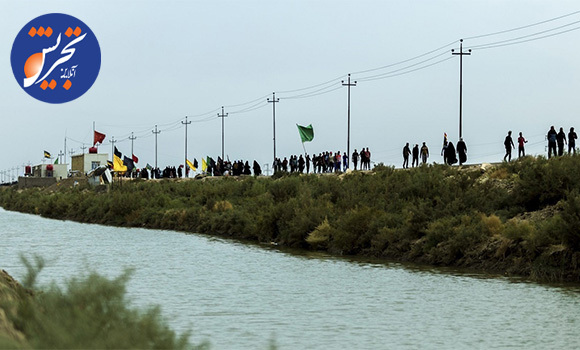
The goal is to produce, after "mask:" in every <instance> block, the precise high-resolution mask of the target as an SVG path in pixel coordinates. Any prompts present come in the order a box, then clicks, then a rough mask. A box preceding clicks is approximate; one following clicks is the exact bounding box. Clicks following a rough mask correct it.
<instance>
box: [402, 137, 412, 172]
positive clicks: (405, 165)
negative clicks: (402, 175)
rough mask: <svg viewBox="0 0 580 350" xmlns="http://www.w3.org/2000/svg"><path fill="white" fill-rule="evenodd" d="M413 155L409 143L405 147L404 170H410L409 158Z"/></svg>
mask: <svg viewBox="0 0 580 350" xmlns="http://www.w3.org/2000/svg"><path fill="white" fill-rule="evenodd" d="M410 155H411V149H410V148H409V143H408V142H407V144H406V145H405V147H403V169H409V156H410Z"/></svg>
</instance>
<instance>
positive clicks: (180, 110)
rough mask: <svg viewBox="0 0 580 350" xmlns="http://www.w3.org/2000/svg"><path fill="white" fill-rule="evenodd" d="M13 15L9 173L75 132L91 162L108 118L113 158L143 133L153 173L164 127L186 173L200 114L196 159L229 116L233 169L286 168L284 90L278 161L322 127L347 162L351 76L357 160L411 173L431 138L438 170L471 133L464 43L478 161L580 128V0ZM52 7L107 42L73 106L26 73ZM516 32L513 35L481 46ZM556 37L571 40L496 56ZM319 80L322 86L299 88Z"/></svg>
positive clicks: (98, 4)
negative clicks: (408, 155)
mask: <svg viewBox="0 0 580 350" xmlns="http://www.w3.org/2000/svg"><path fill="white" fill-rule="evenodd" d="M0 9H1V11H0V32H1V33H2V34H1V36H0V81H1V84H0V105H1V108H0V115H1V116H2V121H3V123H2V127H1V128H0V149H1V150H2V152H1V154H2V156H1V158H0V170H6V169H8V168H12V167H17V166H20V167H22V165H23V164H27V163H29V162H30V163H32V164H38V163H40V162H41V160H42V156H43V151H44V150H47V151H49V152H51V153H52V155H53V156H54V155H57V154H58V153H59V151H61V150H63V149H64V140H65V135H66V136H67V137H68V139H67V148H68V151H70V150H71V149H73V151H74V152H76V153H80V152H82V150H81V149H80V147H81V146H82V144H81V143H83V142H84V143H86V144H87V145H88V144H91V143H92V128H93V122H95V123H96V130H97V131H99V132H102V133H105V134H106V135H107V139H106V141H105V144H104V145H103V146H101V147H100V152H106V153H109V154H110V153H111V144H110V143H109V140H110V138H111V137H112V136H114V137H115V139H117V140H123V141H121V142H119V143H117V147H118V149H119V150H120V151H121V152H122V153H123V154H125V155H130V153H131V142H130V141H129V140H128V139H127V137H128V136H130V134H131V132H134V134H135V136H136V137H137V139H136V140H135V143H134V149H135V155H137V156H138V157H139V159H140V162H139V164H138V166H144V165H145V164H146V163H150V164H154V161H155V158H154V157H155V155H154V150H155V138H154V135H153V133H152V130H153V129H154V126H155V124H157V125H158V128H159V130H161V133H160V134H159V136H158V164H159V166H160V167H163V166H165V165H176V166H177V165H179V164H183V158H184V134H185V129H184V127H183V125H182V124H181V121H182V120H184V118H185V116H189V120H191V121H193V123H192V124H190V125H189V128H188V136H189V137H188V158H190V159H191V160H193V158H197V159H198V160H200V159H201V158H202V157H205V156H206V155H210V156H213V157H214V158H217V156H219V155H221V119H220V118H218V117H217V113H218V112H221V106H225V112H226V113H229V116H228V117H227V118H226V119H225V154H226V155H227V156H229V159H230V160H235V159H244V160H250V163H251V161H252V160H254V159H256V160H258V162H260V163H261V164H265V163H270V164H271V160H272V156H273V143H272V104H271V103H267V102H266V98H268V97H272V95H271V94H272V92H276V97H279V98H280V103H277V104H276V141H277V145H276V146H277V155H278V156H281V157H284V156H290V155H291V154H300V153H302V152H303V150H302V144H301V142H300V138H299V135H298V131H297V129H296V124H301V125H308V124H312V125H313V127H314V132H315V138H314V140H313V141H312V142H310V143H306V144H305V146H306V150H307V151H308V152H309V153H319V152H322V151H325V150H329V151H333V152H335V151H341V153H342V152H344V151H346V147H347V88H346V87H342V86H341V80H343V79H346V75H347V74H348V73H352V79H353V80H357V86H356V87H353V88H351V135H350V139H351V145H350V148H351V153H352V151H353V150H354V149H355V148H356V149H358V150H360V148H361V147H369V149H370V151H371V153H372V160H373V161H374V162H376V163H379V162H383V163H385V164H387V165H394V166H396V167H400V166H401V163H402V155H401V150H402V148H403V146H404V145H405V143H406V142H409V143H411V144H415V143H419V144H420V143H421V142H426V143H427V145H428V146H429V147H430V150H431V158H430V159H429V161H430V162H433V161H434V162H438V163H441V162H442V157H441V156H439V152H440V150H441V146H442V140H443V133H444V132H447V134H448V135H449V139H450V141H453V142H454V143H455V142H456V141H457V139H458V138H459V131H458V124H459V57H458V56H452V54H451V49H458V48H459V39H461V38H465V40H464V49H465V50H467V49H469V48H473V51H472V55H471V56H464V59H463V137H464V139H465V141H466V142H467V147H468V163H480V162H496V161H500V160H501V159H502V157H503V154H504V146H503V140H504V137H505V135H506V134H507V131H508V130H513V132H514V134H517V133H518V132H520V131H522V132H523V133H524V136H526V137H527V138H528V139H529V143H528V144H527V152H528V153H530V154H545V145H546V142H545V141H544V135H545V134H546V133H547V131H548V129H549V127H550V125H555V126H556V127H560V126H562V127H564V129H565V130H566V131H568V129H569V127H570V126H578V125H580V124H578V125H576V124H577V121H578V114H579V110H580V98H578V93H579V91H580V89H579V88H580V74H579V73H580V64H579V62H580V45H578V39H579V38H580V30H572V31H569V32H567V33H561V32H563V31H565V30H570V29H575V28H578V27H580V23H576V24H574V22H577V21H580V13H578V14H574V13H575V12H577V11H579V10H580V3H578V1H561V0H556V1H540V0H525V1H520V0H517V1H516V0H513V1H505V0H501V1H499V0H497V1H496V0H486V1H465V0H462V1H459V0H457V1H456V0H448V1H443V0H414V1H408V0H399V1H386V0H385V1H379V0H375V1H364V0H359V1H341V0H328V1H317V0H309V1H303V0H292V1H233V0H232V1H215V0H214V1H170V0H167V1H145V0H139V1H136V0H135V1H109V0H100V1H55V0H53V1H21V0H14V1H12V0H10V1H8V0H0ZM52 12H60V13H66V14H69V15H72V16H75V17H77V18H79V19H80V20H82V21H83V22H85V23H86V24H87V25H88V26H89V27H90V28H91V29H92V31H93V32H94V33H95V35H96V36H97V39H98V41H99V44H100V47H101V55H102V65H101V70H100V74H99V77H98V78H97V80H96V82H95V84H94V85H93V87H92V88H91V89H90V90H89V91H88V92H87V93H86V94H84V95H83V96H81V97H80V98H78V99H77V100H74V101H72V102H69V103H64V104H48V103H44V102H40V101H37V100H35V99H33V98H32V97H30V96H29V95H28V94H26V93H25V92H24V91H23V90H22V88H20V86H19V85H18V83H17V81H16V80H15V78H14V76H13V74H12V68H11V65H10V52H11V49H12V44H13V42H14V38H15V37H16V35H17V33H18V32H19V31H20V30H21V28H22V27H23V26H24V25H25V24H26V23H27V22H29V21H30V20H32V19H33V18H35V17H37V16H40V15H43V14H46V13H52ZM570 14H571V15H570ZM565 15H570V16H566V17H563V18H560V19H556V20H552V19H555V18H557V17H561V16H565ZM549 20H552V21H549ZM543 21H548V22H546V23H543V24H541V25H536V26H529V25H532V24H536V23H539V22H543ZM524 26H528V27H527V28H523V29H520V30H512V31H510V30H511V29H515V28H519V27H524ZM559 27H562V28H561V29H557V28H559ZM548 30H552V31H548ZM501 31H508V32H506V33H503V34H496V35H489V36H483V37H478V36H481V35H487V34H492V33H497V32H501ZM544 31H547V32H545V33H544V34H542V35H537V36H529V35H531V34H535V33H539V32H544ZM558 33H560V34H558ZM551 34H557V35H553V36H551V37H547V38H543V39H539V40H532V41H528V42H523V43H517V41H516V42H514V41H506V42H505V43H506V44H510V45H506V46H500V47H489V46H487V47H486V46H485V45H489V44H493V43H503V42H504V41H505V40H510V39H515V38H518V37H524V36H529V37H526V38H525V39H522V40H528V39H537V38H538V37H540V36H546V35H551ZM522 40H520V41H522ZM482 45H484V46H482ZM431 51H433V52H431ZM429 52H431V53H429ZM423 54H427V55H425V56H422V57H420V58H418V59H415V60H410V61H408V62H406V63H402V64H399V65H395V66H391V67H386V68H383V69H377V70H373V69H376V68H380V67H385V66H389V65H392V64H396V63H399V62H403V61H406V60H409V59H413V58H414V57H417V56H421V55H423ZM428 65H431V66H428ZM427 66H428V67H427ZM418 68H421V69H418ZM399 69H402V70H399ZM368 70H372V71H368ZM411 70H415V71H412V72H409V71H411ZM364 71H367V72H364ZM399 73H405V74H401V75H396V74H399ZM380 74H383V75H382V76H381V75H380ZM374 78H379V79H374ZM373 79H374V80H373ZM323 83H327V84H325V85H324V84H323ZM319 84H323V85H319ZM317 85H319V86H317ZM310 86H316V87H314V88H311V89H306V90H300V91H293V92H291V91H292V90H298V89H303V88H307V87H310ZM311 95H314V96H311ZM251 101H255V102H253V103H249V104H245V105H240V104H244V103H247V102H251ZM236 105H238V106H236ZM244 109H246V110H247V109H249V111H246V112H244ZM236 112H237V113H236ZM514 154H517V150H516V152H515V153H514ZM68 159H70V158H69V156H68V155H67V160H68ZM21 171H22V169H21Z"/></svg>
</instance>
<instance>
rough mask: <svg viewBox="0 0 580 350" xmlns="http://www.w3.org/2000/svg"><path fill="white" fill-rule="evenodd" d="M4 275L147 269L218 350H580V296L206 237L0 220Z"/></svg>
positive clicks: (149, 287)
mask: <svg viewBox="0 0 580 350" xmlns="http://www.w3.org/2000/svg"><path fill="white" fill-rule="evenodd" d="M0 235H1V236H0V237H1V239H0V268H2V269H4V270H6V271H8V272H9V273H10V274H12V275H13V276H14V277H15V278H17V279H20V280H21V279H22V277H23V275H24V267H23V265H22V263H21V262H20V255H21V254H22V253H24V254H25V255H27V256H32V255H33V254H40V255H41V256H43V257H44V258H45V259H46V260H47V262H48V264H47V267H46V268H45V269H44V270H43V272H42V273H41V275H40V280H39V282H40V284H41V285H42V284H47V283H49V282H51V281H55V282H57V283H62V282H63V281H64V280H65V279H66V278H67V277H71V276H73V275H78V274H80V273H83V272H85V271H87V269H92V270H95V271H96V272H99V273H101V274H103V275H106V276H109V277H115V276H118V275H119V274H120V273H121V272H122V271H123V270H124V269H125V268H135V272H134V274H133V277H132V279H131V280H130V282H129V284H128V295H129V297H130V299H131V300H132V301H133V303H134V305H137V306H146V305H153V304H158V305H160V306H161V308H162V313H163V315H164V317H165V319H166V320H167V321H168V323H169V325H170V326H171V327H172V328H173V329H175V330H176V331H177V332H179V333H181V332H183V331H186V330H192V331H193V335H192V337H191V340H192V341H193V342H194V343H199V342H201V341H202V340H208V341H210V343H211V345H212V349H267V348H268V346H269V344H270V343H271V342H273V343H275V344H276V345H277V347H278V349H468V348H469V349H471V348H480V349H492V348H497V349H505V348H525V349H578V348H580V333H579V330H580V287H578V286H573V285H543V284H537V283H531V282H526V281H522V280H518V279H513V278H507V277H501V276H487V275H478V274H472V273H469V274H467V273H462V272H457V271H452V270H444V269H435V268H424V267H423V268H422V267H418V266H412V265H402V264H396V263H379V262H373V261H369V260H367V261H363V260H352V259H343V258H338V257H331V256H328V255H323V254H316V253H311V254H309V253H296V252H287V251H282V250H279V249H275V248H273V247H269V246H256V245H251V244H243V243H239V242H236V241H230V240H225V239H216V238H211V237H208V236H204V235H195V234H184V233H180V232H172V231H159V230H147V229H139V228H130V229H128V228H116V227H106V226H99V225H88V224H80V223H75V222H70V221H59V220H49V219H45V218H41V217H38V216H34V215H28V214H20V213H14V212H8V211H4V210H3V209H1V208H0Z"/></svg>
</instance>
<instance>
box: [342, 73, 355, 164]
mask: <svg viewBox="0 0 580 350" xmlns="http://www.w3.org/2000/svg"><path fill="white" fill-rule="evenodd" d="M342 86H348V126H347V132H346V156H347V158H348V157H350V87H351V86H356V81H355V82H354V83H351V82H350V74H349V75H348V82H347V83H346V84H345V83H344V80H343V81H342ZM348 167H349V168H350V162H348Z"/></svg>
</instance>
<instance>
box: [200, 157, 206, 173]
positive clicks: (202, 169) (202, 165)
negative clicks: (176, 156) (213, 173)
mask: <svg viewBox="0 0 580 350" xmlns="http://www.w3.org/2000/svg"><path fill="white" fill-rule="evenodd" d="M201 171H207V162H206V161H205V159H203V158H201Z"/></svg>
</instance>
